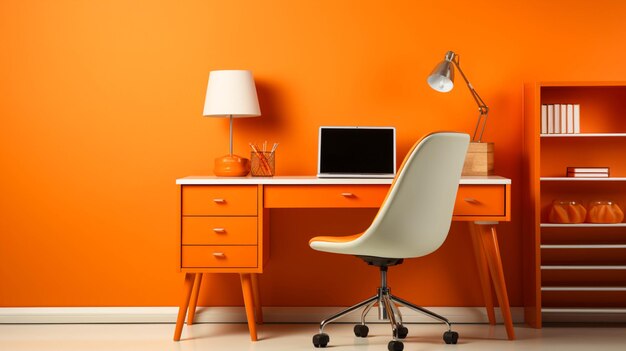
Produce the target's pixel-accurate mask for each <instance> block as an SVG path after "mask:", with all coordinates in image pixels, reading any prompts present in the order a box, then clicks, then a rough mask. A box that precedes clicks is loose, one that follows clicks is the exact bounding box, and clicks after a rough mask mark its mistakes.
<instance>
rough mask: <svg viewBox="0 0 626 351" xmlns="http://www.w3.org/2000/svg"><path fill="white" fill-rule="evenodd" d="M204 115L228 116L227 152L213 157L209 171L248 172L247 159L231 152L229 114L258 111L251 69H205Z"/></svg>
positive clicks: (220, 173) (229, 174)
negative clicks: (212, 164)
mask: <svg viewBox="0 0 626 351" xmlns="http://www.w3.org/2000/svg"><path fill="white" fill-rule="evenodd" d="M203 115H204V116H207V117H228V118H229V119H230V152H229V154H228V155H226V156H222V157H218V158H216V159H215V167H214V169H213V172H214V173H215V175H217V176H222V177H242V176H245V175H247V174H248V172H250V160H248V159H247V158H244V157H241V156H237V155H234V154H233V118H238V117H257V116H260V115H261V109H260V108H259V100H258V98H257V94H256V87H255V85H254V78H252V72H250V71H246V70H219V71H211V72H210V73H209V84H208V86H207V90H206V98H205V100H204V113H203Z"/></svg>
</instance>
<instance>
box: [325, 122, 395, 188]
mask: <svg viewBox="0 0 626 351" xmlns="http://www.w3.org/2000/svg"><path fill="white" fill-rule="evenodd" d="M395 175H396V129H395V128H394V127H345V126H322V127H320V129H319V139H318V157H317V176H318V177H320V178H393V177H395Z"/></svg>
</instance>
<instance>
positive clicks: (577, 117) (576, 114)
mask: <svg viewBox="0 0 626 351" xmlns="http://www.w3.org/2000/svg"><path fill="white" fill-rule="evenodd" d="M573 107H574V133H576V134H578V133H580V105H579V104H574V106H573Z"/></svg>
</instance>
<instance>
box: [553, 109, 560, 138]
mask: <svg viewBox="0 0 626 351" xmlns="http://www.w3.org/2000/svg"><path fill="white" fill-rule="evenodd" d="M554 134H561V105H559V104H554Z"/></svg>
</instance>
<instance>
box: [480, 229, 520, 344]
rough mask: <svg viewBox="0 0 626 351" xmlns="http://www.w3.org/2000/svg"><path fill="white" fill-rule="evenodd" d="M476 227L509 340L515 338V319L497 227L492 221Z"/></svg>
mask: <svg viewBox="0 0 626 351" xmlns="http://www.w3.org/2000/svg"><path fill="white" fill-rule="evenodd" d="M476 224H477V225H476V227H477V228H476V229H477V230H478V231H479V233H480V238H481V239H482V243H483V248H484V252H485V257H486V259H487V265H488V266H489V272H490V273H491V279H492V282H493V286H494V288H495V290H496V296H497V298H498V303H499V304H500V311H501V312H502V319H503V320H504V326H505V328H506V333H507V335H508V337H509V340H514V339H515V331H514V330H513V319H512V318H511V308H510V306H509V296H508V294H507V291H506V283H505V282H504V271H503V270H502V259H501V257H500V248H499V247H498V237H497V235H496V227H495V224H494V223H492V222H485V223H480V222H477V223H476Z"/></svg>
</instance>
